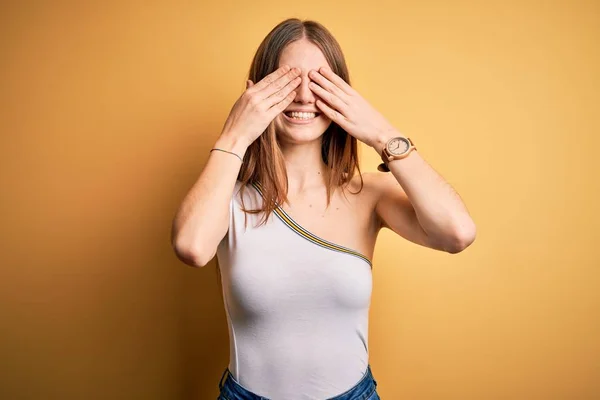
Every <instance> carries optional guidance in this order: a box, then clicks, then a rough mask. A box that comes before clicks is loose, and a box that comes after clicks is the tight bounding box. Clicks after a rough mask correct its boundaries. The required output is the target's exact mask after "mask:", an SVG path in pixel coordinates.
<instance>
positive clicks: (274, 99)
mask: <svg viewBox="0 0 600 400" xmlns="http://www.w3.org/2000/svg"><path fill="white" fill-rule="evenodd" d="M301 82H302V78H301V77H299V76H297V77H296V78H294V79H293V80H291V81H290V82H288V84H287V85H285V86H284V87H283V88H281V89H280V90H279V91H277V92H275V93H273V94H272V95H270V96H269V97H267V98H266V99H265V100H264V101H265V103H266V105H267V107H272V106H273V105H275V104H277V103H279V102H280V101H282V100H283V99H284V98H285V97H286V96H287V95H288V94H290V92H291V91H292V90H294V89H296V88H297V87H298V85H300V83H301Z"/></svg>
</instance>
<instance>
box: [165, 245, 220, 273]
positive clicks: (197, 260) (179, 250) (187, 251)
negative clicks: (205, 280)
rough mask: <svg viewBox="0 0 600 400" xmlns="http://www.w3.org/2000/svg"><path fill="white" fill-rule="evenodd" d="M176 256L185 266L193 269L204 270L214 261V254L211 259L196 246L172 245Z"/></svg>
mask: <svg viewBox="0 0 600 400" xmlns="http://www.w3.org/2000/svg"><path fill="white" fill-rule="evenodd" d="M171 245H172V247H173V250H174V252H175V255H176V256H177V258H178V259H179V260H181V261H182V262H183V263H184V264H187V265H189V266H192V267H196V268H202V267H204V266H206V264H208V263H209V261H210V260H212V258H213V256H214V254H213V255H212V256H210V257H208V256H207V255H206V253H205V252H203V251H201V250H200V249H198V248H197V247H196V246H189V245H182V244H180V243H171Z"/></svg>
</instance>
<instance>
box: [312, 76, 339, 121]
mask: <svg viewBox="0 0 600 400" xmlns="http://www.w3.org/2000/svg"><path fill="white" fill-rule="evenodd" d="M308 87H309V88H310V90H312V91H313V92H314V93H315V94H316V95H317V96H319V97H320V98H321V99H323V100H325V102H327V105H328V106H329V107H331V108H335V109H336V110H337V111H338V112H340V113H342V114H343V115H348V104H346V103H344V102H343V101H342V100H341V99H340V98H339V97H337V96H336V95H335V94H333V93H331V92H328V91H327V90H325V89H323V88H322V87H321V86H319V85H317V84H316V83H314V82H310V83H309V84H308Z"/></svg>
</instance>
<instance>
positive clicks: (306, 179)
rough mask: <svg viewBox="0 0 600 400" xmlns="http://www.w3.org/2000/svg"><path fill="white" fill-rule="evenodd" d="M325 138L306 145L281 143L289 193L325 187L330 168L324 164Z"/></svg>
mask: <svg viewBox="0 0 600 400" xmlns="http://www.w3.org/2000/svg"><path fill="white" fill-rule="evenodd" d="M322 138H323V136H321V137H319V138H318V139H316V140H313V141H311V142H306V143H280V146H281V151H282V153H283V157H284V160H285V166H286V170H287V177H288V185H289V188H288V193H290V194H293V193H298V192H302V191H304V190H307V189H313V188H315V187H324V186H325V184H326V181H327V179H328V173H329V167H328V166H327V165H326V164H325V163H324V162H323V158H322V156H321V144H322Z"/></svg>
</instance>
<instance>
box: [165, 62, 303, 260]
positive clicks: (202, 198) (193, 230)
mask: <svg viewBox="0 0 600 400" xmlns="http://www.w3.org/2000/svg"><path fill="white" fill-rule="evenodd" d="M299 73H300V70H298V69H295V68H294V69H290V67H289V66H287V65H283V66H281V67H280V68H278V69H277V70H276V71H274V72H272V73H271V74H269V75H267V76H266V77H264V78H263V79H262V80H261V81H260V82H258V83H257V84H254V83H253V82H252V81H250V80H249V81H248V82H247V88H246V91H245V92H244V94H242V96H240V98H239V99H238V101H236V103H235V104H234V105H233V108H232V109H231V112H230V113H229V116H228V117H227V121H225V127H224V128H223V132H222V133H221V136H220V137H219V139H218V140H217V142H216V143H215V146H214V147H217V148H221V149H223V150H227V151H232V152H234V153H236V154H237V155H239V156H240V157H241V158H242V159H243V158H244V154H245V153H246V150H247V149H248V146H249V145H250V144H251V143H252V142H253V141H254V140H256V139H257V138H258V137H259V136H260V135H261V134H262V133H263V132H264V131H265V129H266V128H267V126H268V125H269V123H270V122H271V121H273V119H275V117H276V116H277V115H279V114H280V113H281V112H283V111H284V110H285V109H286V108H287V106H288V105H289V104H290V103H291V102H292V101H293V100H294V98H295V97H296V92H295V91H294V89H295V88H296V87H297V86H298V85H299V84H300V81H301V79H300V78H299V77H298V75H299ZM241 165H242V164H241V162H240V160H239V159H238V158H237V157H236V156H235V155H233V154H228V153H225V152H222V151H211V152H210V155H209V157H208V161H207V163H206V165H205V166H204V169H203V170H202V172H201V174H200V176H199V177H198V180H197V181H196V183H195V184H194V186H192V188H191V189H190V191H189V192H188V193H187V195H186V196H185V198H184V199H183V202H182V203H181V205H180V207H179V209H178V210H177V213H176V215H175V218H174V219H173V227H172V231H171V245H172V247H173V249H174V250H175V254H176V255H177V257H178V258H179V259H180V260H182V261H183V262H184V263H186V264H188V265H191V266H196V267H203V266H204V265H206V264H207V263H208V262H209V261H210V260H211V259H212V258H213V257H214V256H215V253H216V251H217V247H218V245H219V242H220V241H221V240H222V239H223V237H224V236H225V235H226V234H227V229H228V227H229V204H230V201H231V196H232V195H233V190H234V188H235V182H236V179H237V176H238V173H239V171H240V167H241Z"/></svg>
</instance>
